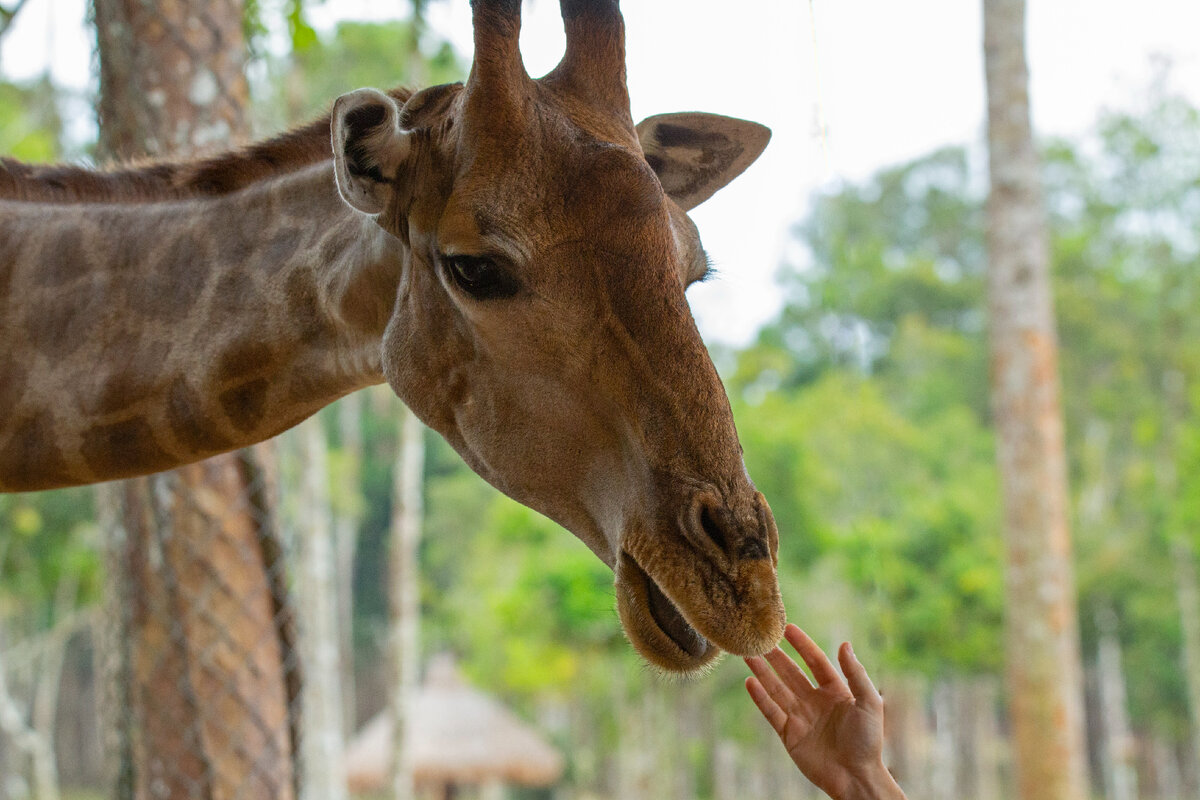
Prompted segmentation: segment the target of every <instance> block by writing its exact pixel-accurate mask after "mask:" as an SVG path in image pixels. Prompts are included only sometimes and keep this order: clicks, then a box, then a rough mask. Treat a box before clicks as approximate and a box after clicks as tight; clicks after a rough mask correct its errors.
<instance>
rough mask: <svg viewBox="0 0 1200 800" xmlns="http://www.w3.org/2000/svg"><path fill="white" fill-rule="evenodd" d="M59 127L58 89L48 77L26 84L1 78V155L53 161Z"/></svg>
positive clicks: (58, 154)
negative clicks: (9, 81)
mask: <svg viewBox="0 0 1200 800" xmlns="http://www.w3.org/2000/svg"><path fill="white" fill-rule="evenodd" d="M62 128H63V122H62V118H61V117H60V115H59V112H58V90H57V89H56V88H55V87H54V85H53V84H52V83H50V80H49V79H48V78H43V79H42V80H39V81H36V82H35V83H32V84H28V85H18V84H14V83H8V82H5V81H0V155H5V156H11V157H12V158H16V159H20V160H21V161H33V162H46V161H54V160H56V159H58V158H59V156H60V155H61V149H60V144H59V139H60V137H61V136H62Z"/></svg>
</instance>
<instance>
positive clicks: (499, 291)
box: [441, 256, 521, 300]
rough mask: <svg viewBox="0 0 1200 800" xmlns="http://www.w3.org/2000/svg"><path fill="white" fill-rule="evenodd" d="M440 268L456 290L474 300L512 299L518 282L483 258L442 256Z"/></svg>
mask: <svg viewBox="0 0 1200 800" xmlns="http://www.w3.org/2000/svg"><path fill="white" fill-rule="evenodd" d="M441 262H442V268H443V269H445V270H446V273H447V274H448V275H449V277H450V279H451V280H452V281H454V283H455V285H456V286H458V288H460V289H462V290H463V291H464V292H466V293H467V294H469V295H470V296H471V297H473V298H475V299H476V300H496V299H501V298H505V297H512V296H513V295H515V294H516V293H517V292H519V291H520V290H521V284H520V282H519V281H518V280H517V279H516V278H514V277H513V276H512V275H511V274H509V273H508V271H507V270H505V269H504V268H503V267H501V266H499V265H498V264H497V263H496V262H495V261H493V260H492V259H490V258H487V257H485V256H442V258H441Z"/></svg>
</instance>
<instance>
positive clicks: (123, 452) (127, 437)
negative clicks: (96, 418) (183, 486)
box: [81, 417, 177, 479]
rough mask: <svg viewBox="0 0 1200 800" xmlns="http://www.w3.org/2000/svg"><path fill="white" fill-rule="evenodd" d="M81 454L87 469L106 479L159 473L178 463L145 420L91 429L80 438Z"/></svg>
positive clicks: (126, 421) (141, 418) (139, 419)
mask: <svg viewBox="0 0 1200 800" xmlns="http://www.w3.org/2000/svg"><path fill="white" fill-rule="evenodd" d="M81 452H82V454H83V458H84V460H85V461H86V462H87V465H88V467H90V468H91V469H92V471H93V472H95V473H96V475H97V476H99V477H100V478H105V479H111V478H123V477H126V476H129V475H138V474H144V473H148V472H161V471H162V470H165V469H170V468H171V467H173V466H176V462H177V460H176V459H175V458H173V457H171V455H170V454H169V453H167V452H166V451H165V450H163V449H162V447H161V446H159V444H158V441H157V440H155V438H154V430H153V429H152V428H151V427H150V423H149V422H147V421H146V419H145V418H144V417H135V418H133V419H127V420H123V421H122V422H116V423H113V424H112V425H99V426H97V427H95V428H92V429H91V430H89V431H87V432H86V433H84V435H83V447H82V450H81Z"/></svg>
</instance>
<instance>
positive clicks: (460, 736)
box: [346, 657, 563, 791]
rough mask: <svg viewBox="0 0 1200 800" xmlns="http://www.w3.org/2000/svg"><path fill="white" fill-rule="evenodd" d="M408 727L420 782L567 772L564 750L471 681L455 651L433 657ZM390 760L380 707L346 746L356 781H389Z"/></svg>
mask: <svg viewBox="0 0 1200 800" xmlns="http://www.w3.org/2000/svg"><path fill="white" fill-rule="evenodd" d="M408 729H409V732H410V737H411V738H410V741H411V742H412V746H413V759H414V762H415V765H416V779H417V782H418V783H422V784H424V783H429V784H448V783H453V784H481V783H488V782H492V781H500V782H503V783H516V784H522V785H525V786H547V785H550V784H553V783H555V782H556V781H557V780H558V779H559V777H560V776H561V775H562V771H563V758H562V755H561V754H560V753H559V752H558V751H557V750H555V749H554V747H553V746H552V745H551V744H550V743H549V742H547V741H546V740H545V739H544V738H542V736H541V735H540V734H538V733H537V732H536V731H535V730H533V729H532V728H531V727H530V726H528V725H526V724H525V723H524V722H522V721H521V720H519V719H518V718H517V717H516V715H514V714H513V713H512V712H511V711H509V710H508V709H506V708H504V707H503V706H502V705H500V703H499V702H498V701H496V700H494V699H493V698H491V697H488V696H487V695H486V694H484V693H483V692H480V691H478V690H477V689H473V688H471V687H470V686H467V685H466V683H465V682H464V681H463V679H462V677H461V676H460V675H459V673H458V670H457V668H456V667H455V666H454V662H453V660H452V659H450V658H449V657H441V658H438V659H435V660H434V661H433V662H432V663H431V664H430V667H429V674H428V677H427V678H426V681H425V685H424V686H422V687H421V689H420V690H418V692H417V696H416V698H415V699H414V701H413V706H412V708H411V709H410V710H409V717H408ZM391 759H392V720H391V718H390V717H389V716H388V715H387V714H386V713H384V714H379V715H377V716H375V717H374V718H373V719H372V720H371V721H370V722H368V723H367V724H366V725H364V726H363V728H362V729H361V730H360V731H359V732H358V733H357V734H356V735H355V736H354V738H352V739H351V740H350V742H349V743H348V745H347V748H346V773H347V777H348V780H349V784H350V788H351V789H352V790H353V791H370V790H372V789H378V788H381V787H383V786H385V785H386V784H387V781H388V770H389V769H390V766H391Z"/></svg>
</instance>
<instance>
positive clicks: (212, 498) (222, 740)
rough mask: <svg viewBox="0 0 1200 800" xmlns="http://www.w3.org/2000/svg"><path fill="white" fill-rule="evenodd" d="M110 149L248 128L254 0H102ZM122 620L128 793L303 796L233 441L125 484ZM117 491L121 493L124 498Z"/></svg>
mask: <svg viewBox="0 0 1200 800" xmlns="http://www.w3.org/2000/svg"><path fill="white" fill-rule="evenodd" d="M93 8H94V12H93V13H94V20H95V23H96V30H97V43H98V50H99V55H100V73H101V75H100V91H101V97H100V103H99V115H100V147H101V152H102V153H103V154H104V155H106V156H108V157H110V158H112V157H119V158H130V157H134V156H139V155H152V156H168V155H170V156H177V155H182V154H188V153H192V152H195V151H200V150H206V149H212V148H213V147H215V146H216V145H220V144H225V143H226V142H227V141H228V140H229V139H230V138H231V137H232V138H235V139H237V138H245V137H246V134H247V133H248V123H247V117H246V114H245V107H246V101H247V96H248V91H247V83H246V79H245V75H244V71H243V67H244V62H245V43H244V40H243V34H242V20H243V2H242V0H205V2H190V3H183V2H179V0H171V2H162V3H144V2H132V1H131V0H96V2H95V3H94V5H93ZM113 491H115V492H117V493H118V495H117V497H116V503H117V508H118V509H119V513H120V515H121V517H122V518H123V519H122V522H123V527H124V528H125V529H126V535H125V536H123V537H114V540H113V541H114V545H113V547H114V550H113V551H112V555H111V557H110V564H112V565H115V566H116V567H118V569H117V570H115V571H111V574H110V581H112V582H116V583H118V584H119V585H118V586H117V587H115V590H114V591H111V592H109V597H110V599H112V600H113V601H114V602H115V603H117V605H116V606H115V608H113V614H114V618H115V619H118V620H121V621H123V622H124V625H123V626H120V628H119V629H118V630H116V631H114V632H113V634H112V635H111V636H110V637H109V638H110V641H115V642H116V643H118V644H119V646H120V647H121V649H122V651H123V653H122V654H120V655H118V666H117V670H118V672H119V674H120V677H119V680H121V681H122V682H123V683H124V684H125V685H124V686H123V687H121V688H119V689H118V691H117V696H116V701H117V705H116V709H117V711H118V712H119V718H120V721H123V722H124V723H125V725H124V726H122V727H123V733H122V736H123V739H124V741H122V742H121V743H120V744H119V749H120V751H121V752H122V754H123V758H122V762H123V766H122V767H121V772H120V775H119V776H118V778H117V787H118V796H119V797H137V798H149V797H160V796H170V797H181V798H210V797H233V796H239V794H240V796H271V797H279V798H290V797H293V796H294V788H295V785H294V784H295V777H294V773H293V768H292V760H291V759H292V752H293V748H294V744H295V741H294V739H295V732H294V730H293V729H292V727H291V722H292V720H291V716H290V713H289V712H290V706H291V702H292V700H293V699H294V697H295V692H296V689H297V686H296V680H297V679H296V678H295V675H294V674H293V675H289V674H288V673H287V670H286V668H285V662H286V659H287V656H288V649H289V646H290V644H289V632H290V628H289V623H290V619H289V617H288V612H287V609H286V604H285V602H284V600H283V594H282V587H283V586H284V580H283V576H282V574H281V570H282V561H281V559H280V558H279V553H280V547H279V544H278V541H277V540H276V539H275V538H274V537H275V532H274V530H273V528H272V520H271V515H270V509H269V507H268V506H267V504H266V500H265V492H264V489H263V474H262V471H261V470H260V469H259V468H258V466H257V464H256V462H255V460H254V458H253V456H252V455H250V454H248V453H246V454H228V455H224V456H218V457H217V458H214V459H210V460H209V461H207V462H204V463H202V464H197V465H192V466H190V467H185V468H183V469H180V470H177V471H175V472H173V473H167V474H165V475H161V476H155V477H151V478H141V479H136V480H133V481H128V482H125V483H123V484H120V485H119V488H117V489H115V490H113ZM110 499H111V498H110Z"/></svg>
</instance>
